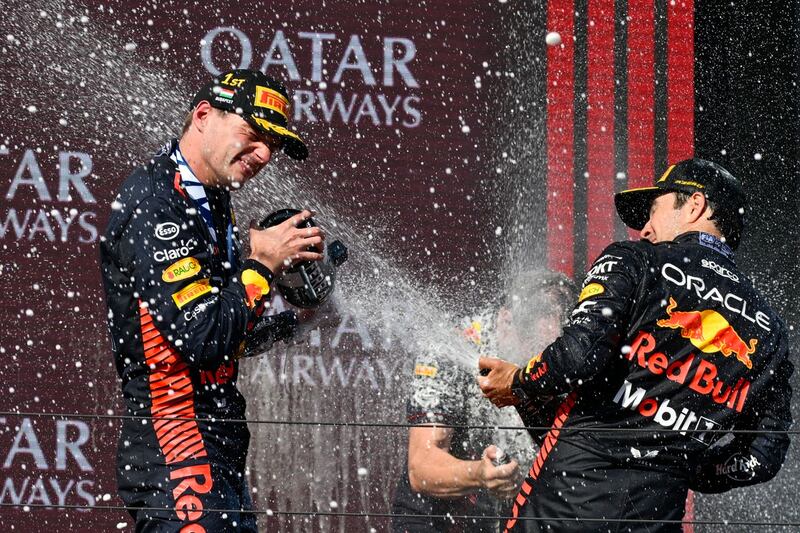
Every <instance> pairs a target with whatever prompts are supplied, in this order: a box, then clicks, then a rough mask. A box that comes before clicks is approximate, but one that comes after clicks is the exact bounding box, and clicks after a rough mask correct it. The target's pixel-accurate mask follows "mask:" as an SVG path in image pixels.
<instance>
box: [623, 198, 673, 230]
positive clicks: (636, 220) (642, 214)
mask: <svg viewBox="0 0 800 533" xmlns="http://www.w3.org/2000/svg"><path fill="white" fill-rule="evenodd" d="M668 192H669V191H667V190H664V189H662V188H660V187H639V188H637V189H628V190H625V191H621V192H618V193H617V194H615V195H614V205H615V206H616V208H617V214H618V215H619V218H621V219H622V221H623V222H624V223H625V225H626V226H628V227H629V228H631V229H635V230H636V231H641V229H642V228H643V227H644V225H645V224H647V221H648V219H649V218H650V206H651V205H652V203H653V200H654V199H655V198H656V197H658V196H661V195H662V194H665V193H668Z"/></svg>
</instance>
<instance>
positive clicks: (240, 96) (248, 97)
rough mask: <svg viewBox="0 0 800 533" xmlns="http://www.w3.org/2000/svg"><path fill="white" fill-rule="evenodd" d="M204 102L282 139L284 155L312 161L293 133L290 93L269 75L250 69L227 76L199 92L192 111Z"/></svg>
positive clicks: (222, 75)
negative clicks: (290, 126) (308, 158)
mask: <svg viewBox="0 0 800 533" xmlns="http://www.w3.org/2000/svg"><path fill="white" fill-rule="evenodd" d="M203 100H206V101H208V103H209V104H211V106H212V107H216V108H217V109H222V110H224V111H231V112H233V113H237V114H238V115H240V116H241V117H242V118H243V119H245V120H246V121H247V122H248V123H249V124H250V125H251V126H253V127H254V128H255V129H257V130H258V131H262V132H264V133H268V134H269V135H273V136H275V137H279V138H280V139H282V140H283V151H284V152H285V153H286V155H288V156H289V157H291V158H292V159H297V160H298V161H302V160H303V159H305V158H306V157H308V148H307V147H306V144H305V143H304V142H303V140H302V139H301V138H300V136H299V135H297V134H296V133H295V132H293V131H291V130H290V129H289V112H290V109H291V102H292V100H291V98H290V97H289V92H288V91H287V90H286V88H285V87H284V86H283V85H282V84H280V83H279V82H278V81H276V80H274V79H272V78H270V77H269V76H267V75H266V74H263V73H261V72H259V71H257V70H247V69H236V70H229V71H228V72H223V73H221V74H220V75H219V76H217V77H215V78H214V79H213V80H212V81H210V82H209V83H207V84H206V85H204V86H203V88H201V89H200V90H199V91H198V92H197V94H196V95H195V97H194V99H193V100H192V107H191V109H194V108H195V107H197V104H199V103H200V102H202V101H203Z"/></svg>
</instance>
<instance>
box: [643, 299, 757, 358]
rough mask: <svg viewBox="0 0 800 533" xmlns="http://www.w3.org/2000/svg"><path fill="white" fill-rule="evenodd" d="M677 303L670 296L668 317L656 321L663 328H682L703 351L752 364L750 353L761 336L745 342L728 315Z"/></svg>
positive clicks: (687, 336)
mask: <svg viewBox="0 0 800 533" xmlns="http://www.w3.org/2000/svg"><path fill="white" fill-rule="evenodd" d="M677 306H678V304H677V303H676V302H675V300H674V299H673V298H672V297H670V299H669V305H668V306H667V318H664V319H661V320H658V321H657V322H656V324H658V325H659V326H661V327H662V328H672V329H680V330H681V337H683V338H684V339H689V342H691V343H692V345H694V346H695V347H696V348H697V349H698V350H700V351H702V352H704V353H716V352H722V355H724V356H725V357H730V356H731V355H735V356H736V360H737V361H739V362H740V363H742V364H743V365H744V366H746V367H747V368H750V369H752V368H753V362H752V360H751V359H750V356H751V355H752V354H754V353H755V352H756V344H758V339H750V341H749V342H747V343H746V342H745V341H744V340H742V338H741V337H740V336H739V334H738V333H737V332H736V330H735V329H734V327H733V326H731V325H730V324H729V323H728V321H727V320H725V317H723V316H722V315H721V314H719V313H717V312H716V311H714V310H711V309H706V310H703V311H676V310H675V308H676V307H677Z"/></svg>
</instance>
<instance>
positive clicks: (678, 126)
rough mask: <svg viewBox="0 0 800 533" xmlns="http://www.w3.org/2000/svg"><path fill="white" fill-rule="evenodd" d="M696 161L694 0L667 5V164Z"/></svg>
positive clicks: (689, 507)
mask: <svg viewBox="0 0 800 533" xmlns="http://www.w3.org/2000/svg"><path fill="white" fill-rule="evenodd" d="M690 157H694V0H675V1H672V2H669V3H668V5H667V161H669V163H670V164H672V163H677V162H678V161H681V160H683V159H688V158H690ZM684 520H686V521H688V522H689V523H684V524H683V533H694V524H693V523H692V522H693V521H694V520H695V504H694V492H692V491H689V494H688V496H687V498H686V511H685V513H684Z"/></svg>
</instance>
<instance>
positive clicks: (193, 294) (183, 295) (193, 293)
mask: <svg viewBox="0 0 800 533" xmlns="http://www.w3.org/2000/svg"><path fill="white" fill-rule="evenodd" d="M209 292H211V283H209V280H208V279H201V280H198V281H195V282H194V283H190V284H189V285H187V286H186V287H184V288H182V289H181V290H179V291H178V292H176V293H175V294H173V295H172V299H173V300H174V301H175V305H177V306H178V309H180V308H182V307H183V306H185V305H186V304H188V303H189V302H191V301H193V300H196V299H198V298H200V297H201V296H202V295H204V294H208V293H209Z"/></svg>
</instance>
